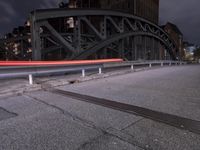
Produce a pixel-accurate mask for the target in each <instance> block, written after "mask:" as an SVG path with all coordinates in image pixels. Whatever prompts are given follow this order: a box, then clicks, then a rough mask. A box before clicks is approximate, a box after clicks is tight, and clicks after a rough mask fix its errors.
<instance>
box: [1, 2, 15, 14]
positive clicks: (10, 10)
mask: <svg viewBox="0 0 200 150" xmlns="http://www.w3.org/2000/svg"><path fill="white" fill-rule="evenodd" d="M0 9H1V10H2V9H3V10H4V11H3V12H4V13H5V14H7V15H9V16H15V15H16V14H17V12H16V11H15V10H14V8H13V7H12V5H11V4H10V3H8V2H4V1H0Z"/></svg>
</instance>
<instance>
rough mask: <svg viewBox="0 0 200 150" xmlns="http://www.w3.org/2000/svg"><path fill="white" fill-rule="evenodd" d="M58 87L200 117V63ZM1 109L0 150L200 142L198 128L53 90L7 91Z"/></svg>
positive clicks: (184, 147)
mask: <svg viewBox="0 0 200 150" xmlns="http://www.w3.org/2000/svg"><path fill="white" fill-rule="evenodd" d="M59 80H61V79H59ZM55 82H56V79H55ZM52 84H53V83H52ZM57 88H58V89H62V90H66V91H72V92H76V93H81V94H85V95H91V96H95V97H99V98H106V99H109V100H113V101H117V102H122V103H126V104H131V105H136V106H140V107H143V108H148V109H151V110H155V111H160V112H163V113H168V114H172V115H177V116H180V117H186V118H190V119H193V120H195V121H200V118H199V116H200V109H199V108H200V94H199V90H200V66H198V65H196V66H195V65H194V66H173V67H164V68H160V69H152V70H146V71H141V72H132V73H131V72H129V73H128V74H121V75H118V76H112V77H107V78H100V79H95V78H93V80H90V81H87V82H83V83H75V84H67V85H60V86H59V87H57ZM0 113H1V114H3V113H7V114H6V115H3V116H6V117H4V118H3V117H1V118H0V137H1V138H0V150H16V149H20V150H29V149H30V150H31V149H34V150H59V149H60V150H68V149H69V150H76V149H80V150H86V149H87V150H88V149H91V150H105V149H109V150H116V149H117V150H121V149H123V150H129V149H130V150H140V149H155V150H161V149H164V150H199V147H200V135H199V134H197V133H192V132H189V131H186V130H182V129H180V128H176V127H173V126H170V125H167V124H164V123H160V122H157V121H153V120H151V119H147V118H145V117H141V116H139V115H134V114H129V113H125V112H122V111H119V110H113V109H110V108H107V107H103V106H99V105H95V104H91V103H87V102H83V101H80V100H77V99H73V98H70V97H67V96H63V95H59V94H55V93H52V92H51V91H48V90H47V91H45V90H38V91H31V92H23V93H21V94H20V95H17V96H9V97H5V96H4V97H3V98H0ZM0 116H1V115H0Z"/></svg>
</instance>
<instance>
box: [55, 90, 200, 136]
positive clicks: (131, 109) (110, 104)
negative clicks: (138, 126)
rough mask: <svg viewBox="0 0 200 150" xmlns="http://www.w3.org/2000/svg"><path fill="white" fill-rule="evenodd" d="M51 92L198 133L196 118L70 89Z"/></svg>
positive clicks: (199, 128)
mask: <svg viewBox="0 0 200 150" xmlns="http://www.w3.org/2000/svg"><path fill="white" fill-rule="evenodd" d="M51 92H54V93H56V94H61V95H63V96H67V97H71V98H73V99H77V100H80V101H85V102H88V103H92V104H96V105H100V106H103V107H107V108H112V109H115V110H119V111H123V112H126V113H130V114H136V115H139V116H143V117H145V118H149V119H152V120H154V121H158V122H162V123H165V124H168V125H171V126H174V127H177V128H180V129H185V130H189V131H191V132H194V133H197V134H200V121H197V120H192V119H188V118H183V117H180V116H176V115H172V114H167V113H163V112H158V111H154V110H150V109H147V108H142V107H139V106H134V105H129V104H125V103H120V102H117V101H111V100H108V99H103V98H98V97H92V96H89V95H82V94H79V93H73V92H70V91H63V90H58V89H54V90H53V91H51Z"/></svg>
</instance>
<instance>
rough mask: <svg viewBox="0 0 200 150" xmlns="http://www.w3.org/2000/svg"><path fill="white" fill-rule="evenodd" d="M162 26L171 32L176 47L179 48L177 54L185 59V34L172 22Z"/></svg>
mask: <svg viewBox="0 0 200 150" xmlns="http://www.w3.org/2000/svg"><path fill="white" fill-rule="evenodd" d="M162 28H163V29H164V30H165V32H167V33H168V34H169V36H170V37H171V39H172V40H173V41H174V42H175V45H176V47H177V48H178V52H175V53H177V56H178V57H179V59H181V60H183V59H184V58H185V53H184V47H183V34H182V32H181V31H180V29H179V28H178V27H177V26H176V25H175V24H172V23H170V22H168V23H167V24H166V25H164V26H162Z"/></svg>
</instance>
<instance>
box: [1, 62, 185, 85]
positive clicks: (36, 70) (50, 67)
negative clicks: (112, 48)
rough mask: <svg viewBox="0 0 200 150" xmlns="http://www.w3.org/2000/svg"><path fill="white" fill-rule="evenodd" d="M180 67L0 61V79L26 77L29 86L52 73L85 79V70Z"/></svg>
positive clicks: (172, 63) (117, 63)
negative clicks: (73, 73) (71, 73)
mask: <svg viewBox="0 0 200 150" xmlns="http://www.w3.org/2000/svg"><path fill="white" fill-rule="evenodd" d="M178 64H179V65H182V64H185V62H179V61H123V60H122V59H103V60H82V61H34V62H28V61H20V62H16V61H7V62H5V61H0V79H6V78H17V77H28V78H29V84H31V85H32V84H33V76H39V75H51V74H54V73H67V72H73V71H81V72H82V77H85V71H86V70H92V69H98V73H99V74H102V68H115V67H125V66H126V67H128V66H130V68H131V70H134V66H141V65H143V66H144V65H145V66H148V67H152V66H153V65H160V66H164V65H169V66H171V65H178Z"/></svg>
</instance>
